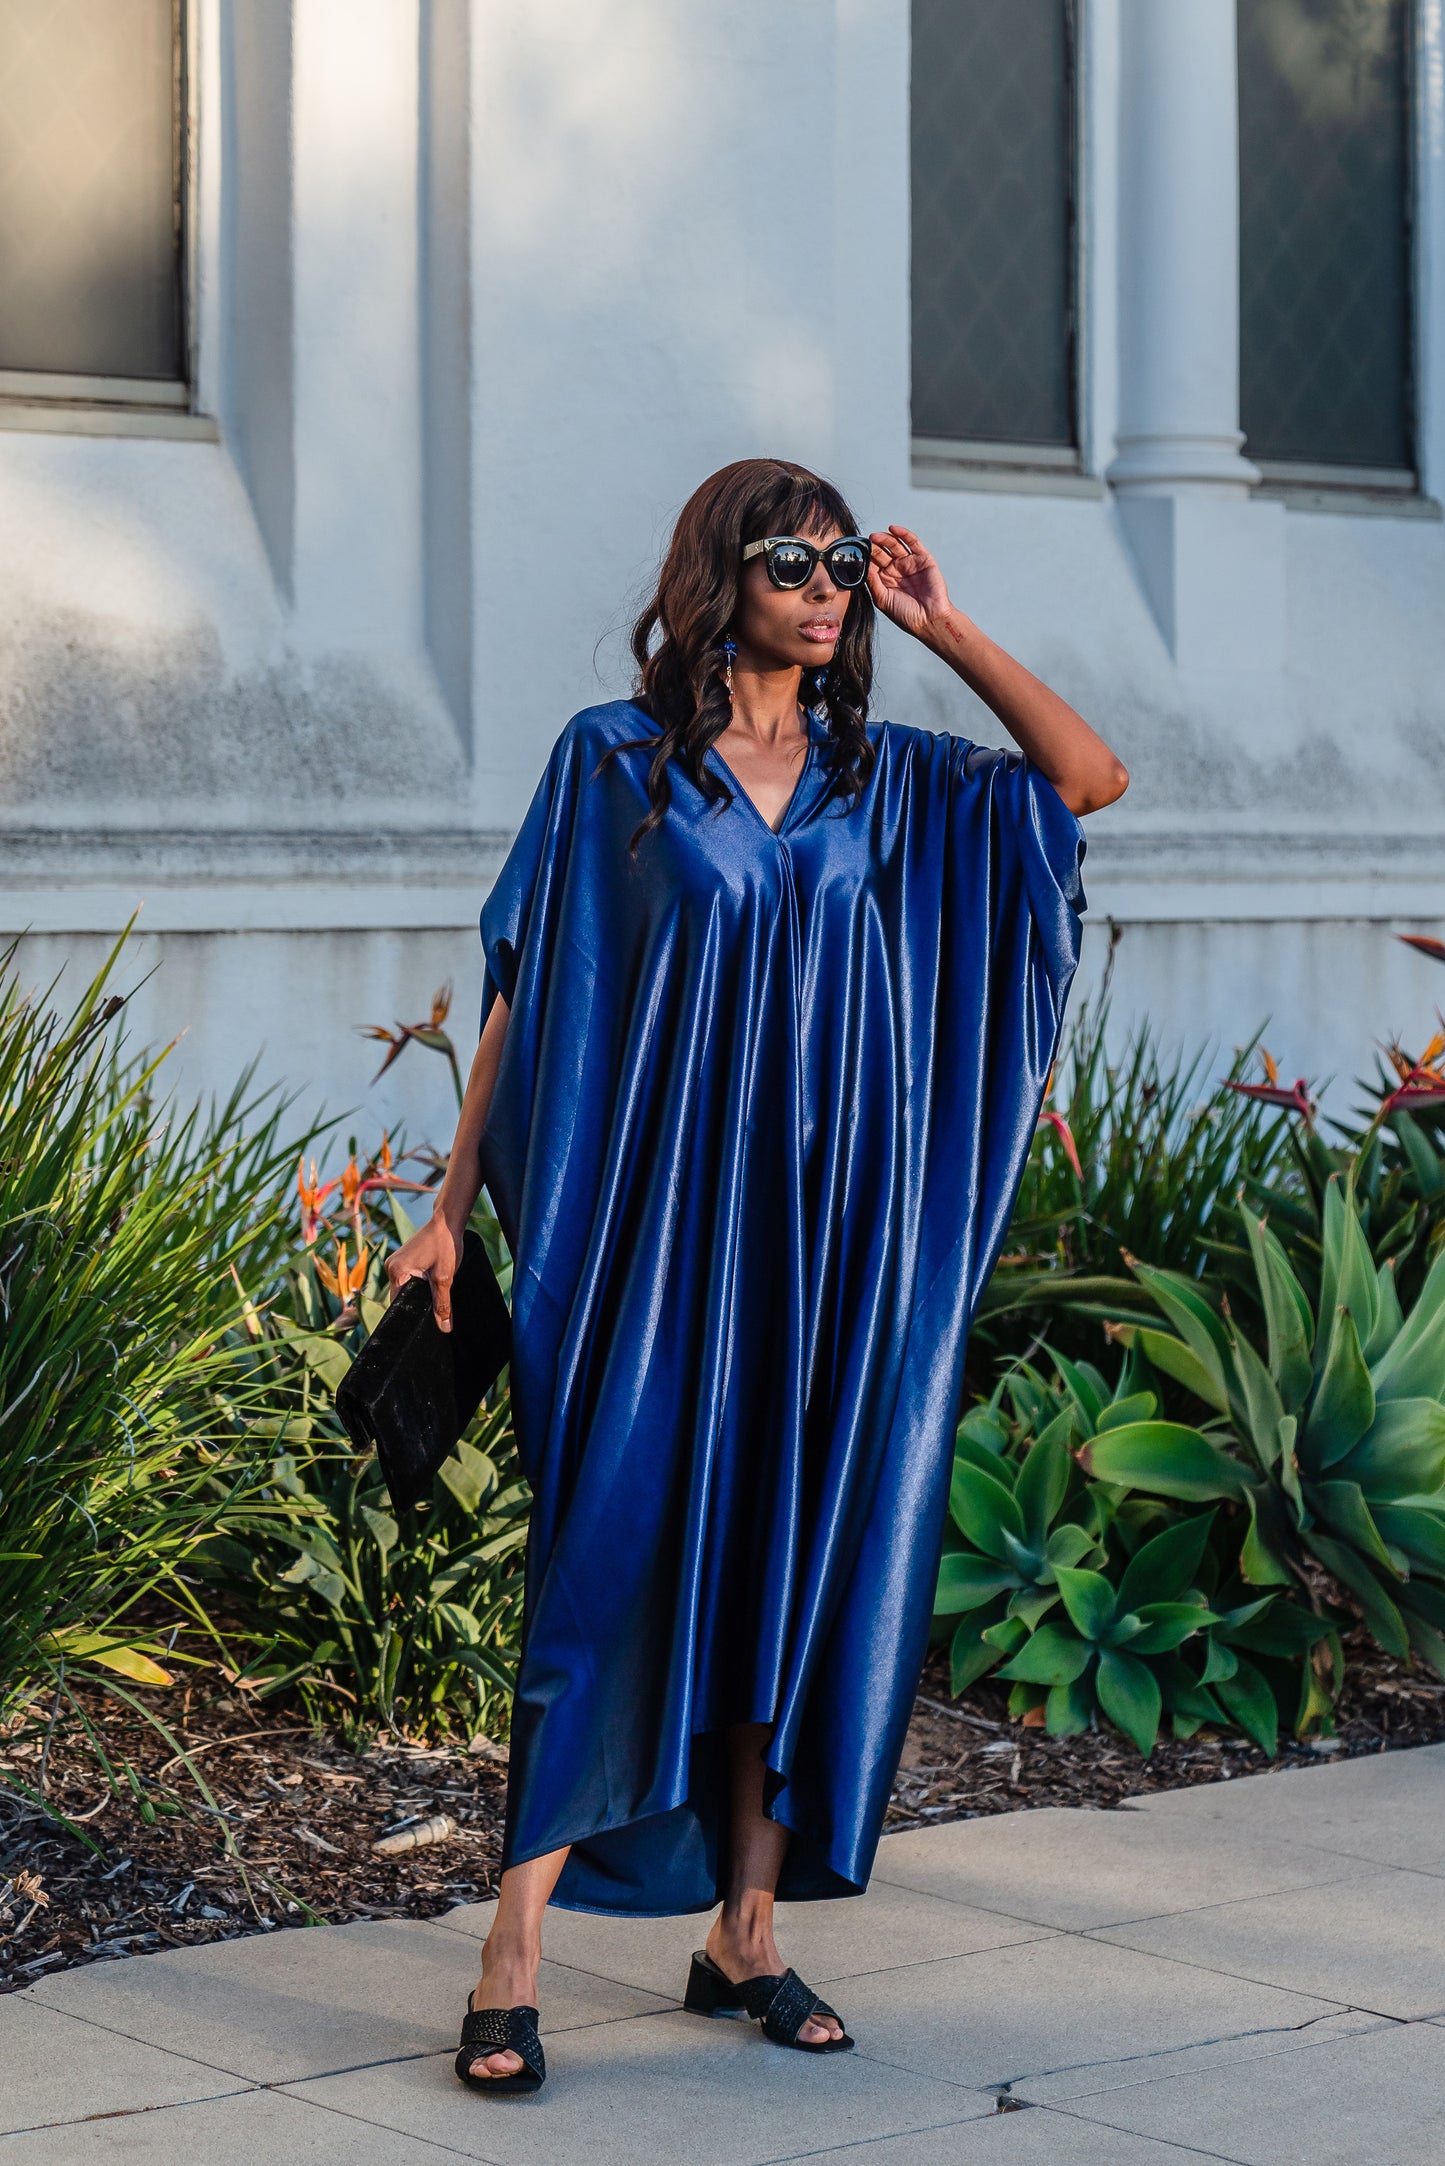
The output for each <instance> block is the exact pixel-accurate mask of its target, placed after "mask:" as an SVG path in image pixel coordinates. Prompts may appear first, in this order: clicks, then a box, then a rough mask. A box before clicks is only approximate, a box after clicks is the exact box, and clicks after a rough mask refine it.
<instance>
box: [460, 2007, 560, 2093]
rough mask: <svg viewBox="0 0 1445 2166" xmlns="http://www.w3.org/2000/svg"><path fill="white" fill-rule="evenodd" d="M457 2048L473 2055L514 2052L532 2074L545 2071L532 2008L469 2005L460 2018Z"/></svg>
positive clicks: (540, 2073)
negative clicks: (460, 2038)
mask: <svg viewBox="0 0 1445 2166" xmlns="http://www.w3.org/2000/svg"><path fill="white" fill-rule="evenodd" d="M461 2050H462V2051H463V2052H466V2051H468V2050H470V2051H471V2052H472V2053H473V2054H474V2056H475V2057H476V2058H479V2059H480V2058H482V2057H484V2056H485V2055H486V2054H487V2053H515V2054H517V2055H518V2056H519V2057H520V2059H521V2061H522V2064H523V2066H524V2067H526V2068H529V2069H530V2070H531V2071H532V2074H533V2075H534V2076H541V2075H544V2074H545V2073H546V2067H547V2064H546V2060H545V2058H544V2056H543V2053H542V2041H541V2039H540V2038H539V2037H538V2035H537V2011H536V2009H535V2008H523V2007H518V2008H473V2009H470V2010H469V2011H468V2013H467V2014H466V2015H465V2016H463V2018H462V2046H461Z"/></svg>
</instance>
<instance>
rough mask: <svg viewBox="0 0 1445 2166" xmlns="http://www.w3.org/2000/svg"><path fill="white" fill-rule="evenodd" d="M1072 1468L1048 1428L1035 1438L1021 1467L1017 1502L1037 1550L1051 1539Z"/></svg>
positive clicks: (1031, 1541) (1064, 1450) (1055, 1437)
mask: <svg viewBox="0 0 1445 2166" xmlns="http://www.w3.org/2000/svg"><path fill="white" fill-rule="evenodd" d="M1049 1427H1050V1429H1051V1428H1052V1427H1053V1424H1052V1423H1050V1425H1049ZM1072 1471H1073V1470H1072V1466H1071V1464H1070V1460H1069V1454H1068V1451H1067V1449H1066V1448H1065V1446H1064V1445H1063V1444H1062V1443H1061V1441H1060V1440H1059V1438H1058V1437H1057V1436H1052V1435H1050V1434H1049V1432H1048V1430H1045V1432H1044V1433H1043V1435H1041V1436H1040V1437H1038V1438H1037V1439H1036V1440H1035V1442H1034V1444H1033V1445H1032V1447H1031V1449H1030V1450H1029V1453H1028V1455H1027V1457H1026V1458H1025V1460H1024V1463H1023V1465H1022V1466H1021V1467H1020V1468H1019V1472H1018V1480H1017V1481H1016V1482H1015V1483H1014V1502H1015V1503H1016V1504H1017V1506H1018V1508H1019V1510H1020V1512H1021V1513H1022V1514H1023V1521H1024V1527H1025V1530H1026V1539H1027V1540H1028V1542H1029V1543H1030V1544H1031V1546H1032V1547H1034V1548H1035V1549H1039V1550H1042V1548H1043V1546H1044V1544H1045V1542H1046V1541H1047V1540H1048V1534H1049V1528H1050V1527H1051V1526H1052V1525H1053V1523H1054V1521H1055V1519H1056V1518H1057V1517H1058V1514H1059V1508H1060V1506H1061V1505H1062V1504H1063V1501H1064V1498H1065V1496H1066V1495H1067V1493H1068V1487H1069V1476H1070V1474H1071V1472H1072Z"/></svg>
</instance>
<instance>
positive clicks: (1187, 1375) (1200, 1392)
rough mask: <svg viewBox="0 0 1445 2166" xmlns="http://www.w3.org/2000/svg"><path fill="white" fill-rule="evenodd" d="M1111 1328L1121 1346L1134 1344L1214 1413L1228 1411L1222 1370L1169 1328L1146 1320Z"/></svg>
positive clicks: (1227, 1397)
mask: <svg viewBox="0 0 1445 2166" xmlns="http://www.w3.org/2000/svg"><path fill="white" fill-rule="evenodd" d="M1112 1329H1113V1332H1114V1336H1115V1338H1116V1339H1117V1340H1118V1341H1119V1343H1120V1345H1121V1346H1127V1347H1131V1348H1137V1349H1138V1351H1139V1352H1140V1353H1141V1354H1143V1356H1144V1357H1145V1359H1146V1360H1147V1361H1148V1362H1150V1363H1151V1364H1152V1365H1153V1367H1154V1368H1156V1369H1158V1370H1159V1372H1160V1374H1161V1375H1163V1376H1172V1377H1173V1379H1174V1381H1175V1383H1176V1384H1182V1385H1183V1386H1184V1389H1185V1390H1186V1391H1192V1392H1193V1394H1194V1396H1195V1398H1196V1399H1202V1400H1203V1401H1204V1404H1205V1405H1206V1406H1211V1407H1213V1409H1214V1411H1215V1413H1216V1414H1227V1413H1228V1412H1229V1393H1228V1392H1227V1391H1226V1389H1225V1387H1224V1379H1223V1376H1222V1374H1216V1373H1215V1371H1214V1370H1213V1369H1209V1368H1206V1367H1205V1365H1204V1363H1203V1362H1202V1361H1201V1360H1200V1358H1199V1356H1198V1355H1197V1354H1196V1353H1195V1352H1194V1351H1193V1349H1192V1348H1190V1347H1188V1346H1186V1345H1185V1343H1184V1341H1183V1340H1182V1339H1176V1338H1175V1336H1174V1334H1173V1333H1172V1332H1170V1331H1157V1330H1155V1329H1154V1328H1153V1327H1152V1326H1151V1325H1149V1324H1116V1325H1114V1326H1113V1327H1112Z"/></svg>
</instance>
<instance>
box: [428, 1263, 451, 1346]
mask: <svg viewBox="0 0 1445 2166" xmlns="http://www.w3.org/2000/svg"><path fill="white" fill-rule="evenodd" d="M431 1312H432V1315H433V1316H434V1317H435V1318H436V1321H437V1329H438V1331H450V1330H451V1328H452V1282H451V1274H450V1273H448V1274H447V1276H446V1277H445V1278H443V1277H442V1275H441V1273H440V1272H439V1271H434V1272H433V1273H432V1282H431Z"/></svg>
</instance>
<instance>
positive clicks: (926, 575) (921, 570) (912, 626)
mask: <svg viewBox="0 0 1445 2166" xmlns="http://www.w3.org/2000/svg"><path fill="white" fill-rule="evenodd" d="M868 539H869V541H870V542H871V543H872V545H873V561H872V563H871V564H870V566H869V568H868V591H869V593H870V594H871V595H872V596H873V599H874V601H875V602H876V603H877V604H878V607H879V608H880V609H881V610H882V612H883V614H884V616H885V617H887V618H889V619H890V620H891V622H892V623H894V624H896V625H897V626H898V629H899V631H900V632H911V633H912V635H913V637H914V638H915V639H922V640H925V641H926V640H928V639H929V636H930V633H931V632H932V630H933V628H934V625H935V623H936V621H937V620H938V619H939V618H941V617H944V616H946V615H947V614H948V612H949V611H950V610H951V609H952V607H953V604H952V603H951V602H950V601H949V598H948V585H947V582H946V581H945V579H944V576H943V573H942V572H941V571H940V570H939V566H938V559H937V557H935V556H934V555H933V554H932V552H931V551H929V550H927V549H925V548H924V546H923V543H922V542H921V541H920V540H919V539H918V536H917V535H916V534H914V533H912V532H911V531H910V529H909V528H908V527H906V526H891V527H889V529H888V531H887V533H886V534H870V535H869V537H868Z"/></svg>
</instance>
